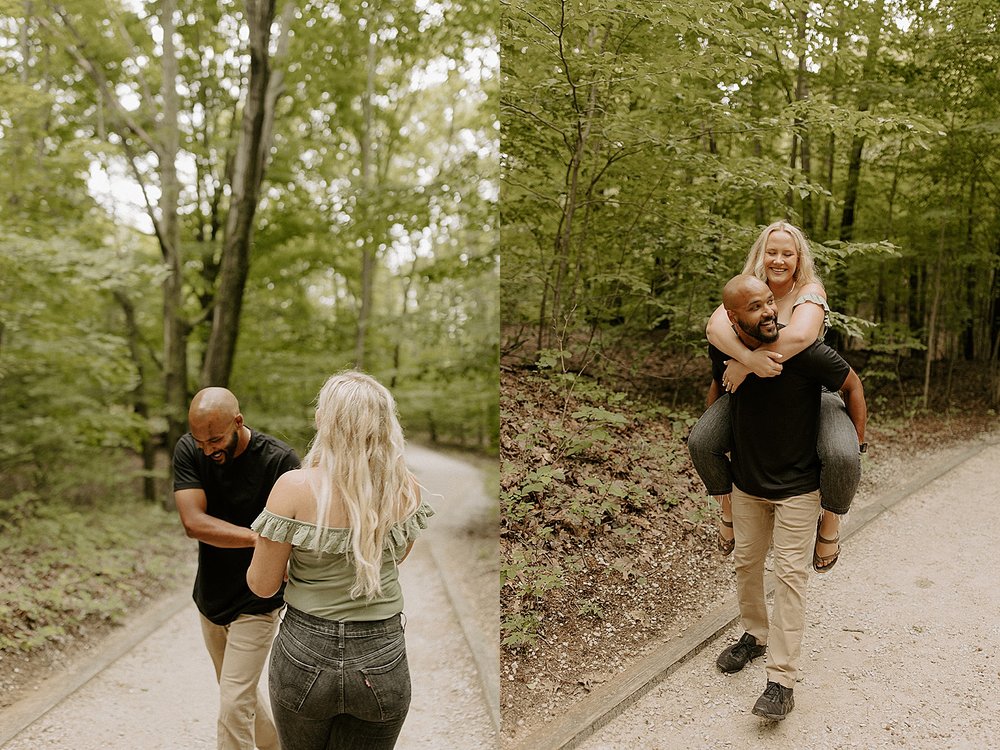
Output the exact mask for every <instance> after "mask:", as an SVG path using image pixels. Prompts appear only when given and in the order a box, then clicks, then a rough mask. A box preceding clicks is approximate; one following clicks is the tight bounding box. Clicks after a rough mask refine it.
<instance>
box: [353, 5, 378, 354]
mask: <svg viewBox="0 0 1000 750" xmlns="http://www.w3.org/2000/svg"><path fill="white" fill-rule="evenodd" d="M375 17H376V13H375V11H372V12H371V13H369V24H368V28H369V29H371V36H370V37H369V39H368V61H367V63H368V64H367V68H368V77H367V82H366V83H365V97H364V100H363V101H362V113H363V122H362V124H361V128H362V130H361V137H360V139H359V141H360V150H361V196H362V200H361V201H359V203H363V204H364V205H363V206H361V207H360V210H361V212H362V221H361V228H362V232H363V233H364V234H365V235H367V234H369V233H370V232H371V229H372V227H371V223H370V221H369V219H370V218H371V216H372V213H371V210H370V208H371V205H370V204H371V201H370V200H369V199H370V197H371V196H373V195H374V194H375V155H374V153H373V149H374V145H373V143H372V132H373V130H374V128H375V68H376V66H377V64H378V36H377V35H376V34H375V24H374V19H375ZM374 288H375V242H374V238H373V237H368V236H363V237H362V243H361V305H360V307H359V308H358V332H357V338H356V340H355V345H354V366H355V367H356V368H357V369H359V370H364V369H365V365H366V355H367V353H368V351H367V338H368V328H369V326H370V325H371V319H372V301H373V290H374Z"/></svg>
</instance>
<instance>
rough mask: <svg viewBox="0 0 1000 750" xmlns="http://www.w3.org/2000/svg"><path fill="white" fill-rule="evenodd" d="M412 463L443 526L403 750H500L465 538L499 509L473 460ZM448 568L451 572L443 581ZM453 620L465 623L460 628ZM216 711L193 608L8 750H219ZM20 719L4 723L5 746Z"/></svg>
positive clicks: (409, 588)
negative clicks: (8, 728)
mask: <svg viewBox="0 0 1000 750" xmlns="http://www.w3.org/2000/svg"><path fill="white" fill-rule="evenodd" d="M408 458H409V460H410V463H411V465H412V466H413V469H414V471H415V472H416V473H417V475H418V478H419V479H420V481H421V483H422V484H423V485H424V486H425V487H426V488H427V489H428V490H430V491H431V492H432V493H440V495H441V497H430V498H429V500H430V502H431V504H432V505H433V506H434V508H435V510H436V511H437V514H438V515H437V516H435V517H434V518H432V519H431V525H430V527H429V528H428V529H427V531H426V532H425V534H424V536H423V537H422V539H421V540H420V542H418V544H417V545H416V546H415V547H414V550H413V553H412V554H411V556H410V557H409V558H408V559H407V561H406V563H405V564H404V565H403V566H402V568H401V579H402V585H403V591H404V596H405V600H406V617H407V624H406V638H407V649H408V657H409V662H410V670H411V677H412V681H413V702H412V705H411V708H410V714H409V716H408V717H407V721H406V724H405V725H404V727H403V732H402V735H401V736H400V741H399V743H398V745H397V747H399V748H401V749H406V748H427V749H433V750H438V749H440V750H452V749H453V748H488V747H493V746H494V745H495V743H496V730H495V726H494V720H493V715H492V712H491V707H490V706H489V704H488V702H487V698H486V693H484V690H483V686H482V684H481V679H480V671H481V670H480V667H479V663H481V662H482V660H483V654H487V656H488V654H489V653H490V652H491V649H493V648H494V647H495V644H496V638H495V636H493V634H492V633H490V632H488V628H487V627H485V626H484V625H482V624H480V621H482V622H483V623H485V622H488V621H489V619H490V618H491V617H492V618H493V619H494V621H495V620H497V619H498V617H497V616H495V615H494V613H492V612H488V613H485V614H484V613H480V612H479V611H478V610H479V609H481V608H482V607H481V606H478V605H477V604H473V603H470V602H469V601H467V600H463V599H461V597H462V596H463V588H464V586H465V584H464V582H463V581H462V578H463V574H468V575H470V576H471V575H472V574H473V571H476V570H477V566H476V564H475V561H474V560H473V559H470V556H471V555H475V554H477V550H480V551H479V554H482V552H481V547H482V544H470V543H469V542H468V541H467V540H466V539H465V538H463V532H462V530H463V529H465V528H466V527H467V526H468V525H469V524H470V523H477V522H478V521H479V517H480V516H481V515H483V514H484V513H487V512H488V511H487V509H488V506H489V505H490V503H491V502H492V503H493V504H495V501H491V500H490V499H489V498H488V497H486V493H485V489H484V487H483V482H482V475H481V472H479V471H478V470H477V469H476V468H475V467H473V466H471V465H470V464H468V463H466V462H464V461H461V460H458V459H454V458H450V457H448V456H444V455H441V454H438V453H435V452H432V451H429V450H426V449H422V448H419V447H416V446H414V447H413V448H412V450H410V451H409V452H408ZM445 565H446V566H447V567H448V570H447V571H446V572H442V570H441V566H445ZM492 580H493V581H494V582H496V576H492ZM474 585H475V586H478V587H480V588H481V584H479V583H477V584H474ZM185 598H186V597H185ZM493 598H494V599H498V596H497V597H493ZM179 601H183V599H182V600H179ZM456 601H457V605H456V603H455V602H456ZM488 601H489V600H488V599H487V602H488ZM456 610H460V611H462V612H464V613H465V614H466V616H465V617H464V618H462V619H460V617H459V616H458V615H457V614H456ZM470 612H471V613H472V615H471V616H470V615H469V613H470ZM488 669H489V666H488V665H487V670H488ZM494 669H495V667H494ZM264 680H265V681H266V674H265V677H264ZM61 689H62V690H63V691H65V687H64V686H61V685H60V683H59V679H58V678H56V679H55V680H52V681H49V682H48V683H45V684H44V685H43V686H42V687H40V688H39V690H40V691H50V692H52V693H53V694H58V693H59V691H60V690H61ZM42 697H44V696H42ZM38 698H39V696H38V695H35V696H32V700H34V701H36V702H37V701H38ZM217 701H218V688H217V686H216V684H215V675H214V672H213V671H212V668H211V664H210V661H209V659H208V655H207V653H206V652H205V647H204V644H203V642H202V637H201V632H200V626H199V624H198V615H197V611H196V610H195V608H194V605H193V604H191V603H190V602H189V601H185V602H184V604H183V606H181V608H180V610H179V611H176V612H175V613H174V614H173V615H172V616H170V617H169V618H168V619H167V620H166V621H165V622H164V623H163V624H162V626H160V627H159V628H158V629H157V630H155V632H153V633H152V635H150V636H149V637H148V638H146V639H145V640H143V641H142V642H141V643H139V644H138V645H137V646H135V647H134V648H132V649H131V650H130V651H129V652H128V653H127V654H125V655H124V656H123V657H122V658H120V659H117V660H116V661H114V662H113V663H111V664H110V665H108V666H107V668H105V669H104V670H103V671H101V672H100V673H99V674H98V675H97V676H96V677H94V678H93V679H91V680H90V681H88V682H87V683H86V684H84V685H83V686H82V687H80V688H79V689H78V690H76V691H75V692H73V693H72V694H70V695H68V696H66V697H65V699H64V700H61V702H59V703H58V705H56V706H55V707H54V708H52V709H51V710H49V711H48V712H47V713H45V714H44V715H43V716H41V717H40V718H38V719H37V720H36V721H35V722H34V723H32V724H31V725H30V726H28V727H27V728H26V729H25V730H24V731H22V732H20V733H19V734H18V735H16V736H15V737H14V738H12V739H11V740H10V741H9V742H8V743H7V744H6V745H4V746H3V748H4V750H36V749H37V748H51V749H53V750H56V749H58V750H70V749H72V750H109V749H113V750H118V749H120V750H197V748H209V749H210V748H214V747H215V718H216V714H217ZM16 708H17V706H16V705H15V706H14V707H11V712H10V714H8V713H7V712H6V711H5V716H4V717H0V736H2V735H3V734H4V732H3V731H2V730H3V729H4V727H3V725H4V722H5V720H7V717H9V716H11V715H13V714H14V713H16Z"/></svg>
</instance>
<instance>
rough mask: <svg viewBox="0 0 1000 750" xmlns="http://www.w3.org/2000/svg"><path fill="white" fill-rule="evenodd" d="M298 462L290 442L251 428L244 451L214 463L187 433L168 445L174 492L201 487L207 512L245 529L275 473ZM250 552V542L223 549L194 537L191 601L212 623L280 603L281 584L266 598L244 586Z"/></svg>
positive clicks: (261, 504) (267, 609)
mask: <svg viewBox="0 0 1000 750" xmlns="http://www.w3.org/2000/svg"><path fill="white" fill-rule="evenodd" d="M298 467H299V458H298V456H296V455H295V451H294V450H292V448H291V447H289V446H288V445H286V444H285V443H283V442H281V441H280V440H278V439H276V438H273V437H271V436H270V435H265V434H264V433H262V432H251V435H250V442H249V444H248V445H247V447H246V450H244V451H243V453H241V454H240V455H239V456H237V457H236V458H234V459H233V460H232V461H227V462H226V463H225V464H223V465H221V466H220V465H219V464H216V463H215V462H214V461H212V460H211V459H210V458H209V457H208V456H206V455H205V454H204V453H203V452H202V451H201V450H200V449H199V448H198V445H197V443H195V441H194V438H193V437H192V436H191V433H190V432H189V433H187V434H186V435H184V436H183V437H182V438H181V439H180V440H178V441H177V446H176V447H175V448H174V491H177V490H185V489H192V488H195V489H202V490H204V491H205V497H206V499H207V508H206V511H207V513H208V514H209V515H210V516H215V517H216V518H221V519H222V520H223V521H228V522H229V523H232V524H235V525H237V526H245V527H247V528H249V527H250V524H251V523H253V522H254V520H255V519H256V518H257V516H258V515H259V514H260V512H261V511H262V510H263V509H264V505H265V504H266V503H267V496H268V495H269V494H271V488H272V487H273V486H274V483H275V482H276V481H277V479H278V477H279V476H281V475H282V474H284V473H285V472H286V471H290V470H292V469H297V468H298ZM252 557H253V548H252V547H238V548H235V549H227V548H223V547H215V546H213V545H211V544H206V543H205V542H198V574H197V576H196V577H195V581H194V601H195V604H196V605H197V606H198V610H199V611H200V612H201V613H202V614H203V615H205V617H207V618H208V619H209V620H211V621H212V622H214V623H215V624H216V625H228V624H229V623H231V622H232V621H233V620H235V619H236V618H237V617H239V616H240V615H242V614H251V615H255V614H263V613H264V612H270V611H272V610H274V609H277V608H278V607H280V606H281V605H282V603H283V592H284V586H282V589H281V590H279V591H278V593H277V594H275V595H274V596H272V597H270V598H268V599H261V598H260V597H259V596H257V595H255V594H254V593H253V592H252V591H250V588H249V587H248V586H247V580H246V577H247V568H249V567H250V560H251V558H252Z"/></svg>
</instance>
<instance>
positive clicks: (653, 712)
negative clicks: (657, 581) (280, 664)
mask: <svg viewBox="0 0 1000 750" xmlns="http://www.w3.org/2000/svg"><path fill="white" fill-rule="evenodd" d="M998 467H1000V445H993V446H991V447H989V448H987V449H986V450H984V451H983V452H982V453H980V454H979V455H977V456H975V457H974V458H972V459H970V460H968V461H966V462H965V463H963V464H961V465H959V466H958V467H956V468H955V469H953V470H952V471H950V472H948V473H946V474H945V475H944V476H942V477H941V478H939V479H937V480H935V481H933V482H931V483H930V484H928V485H927V486H926V487H925V488H923V489H922V490H920V491H919V492H917V493H915V494H913V495H912V496H910V497H909V498H908V499H906V500H904V501H902V502H901V503H899V504H898V505H896V506H895V507H894V508H893V509H891V510H889V511H887V512H886V513H883V514H882V515H881V516H880V517H878V518H877V519H875V520H874V521H873V522H872V523H871V524H869V525H868V526H867V527H865V528H864V529H862V530H861V531H859V533H857V534H856V535H855V536H853V537H852V538H851V539H850V540H849V541H848V542H847V544H846V545H845V549H844V552H843V556H842V558H841V560H840V561H839V562H838V564H837V567H836V569H834V570H833V571H831V572H830V573H829V574H827V575H824V576H819V575H813V576H811V579H810V584H809V593H808V603H807V628H806V632H805V637H804V640H803V656H802V667H803V672H802V675H801V678H800V681H799V683H798V685H797V687H796V689H795V709H794V710H793V711H792V713H791V714H790V715H789V717H788V718H787V719H786V720H785V721H783V722H768V721H765V720H762V719H759V718H758V717H756V716H753V715H752V714H751V713H750V708H751V707H752V706H753V703H754V701H755V700H756V698H757V696H758V695H759V694H760V693H761V691H762V690H763V688H764V684H765V675H764V666H763V660H757V661H755V662H753V663H752V664H751V665H749V666H748V667H747V668H745V669H744V670H743V671H742V672H740V673H738V674H735V675H728V676H727V675H723V674H721V673H720V672H719V671H718V670H717V669H716V667H715V658H716V656H717V655H718V652H720V651H721V650H722V649H723V648H725V646H726V645H728V644H729V643H731V642H733V641H734V640H735V639H736V638H738V637H739V636H740V635H741V633H742V630H741V629H739V627H738V626H734V627H731V628H729V629H728V630H727V631H726V632H725V633H723V634H722V635H721V636H720V637H719V638H717V639H715V640H714V641H712V642H710V643H708V644H707V646H706V647H705V648H704V649H703V650H702V651H701V652H700V653H699V654H697V655H696V656H695V657H693V658H692V659H691V660H690V661H688V662H687V663H686V664H684V665H682V666H681V667H679V668H678V669H677V671H676V672H674V673H673V674H672V675H671V676H670V677H669V678H667V679H666V680H665V681H664V682H663V683H661V684H660V685H658V686H657V687H655V688H654V689H652V690H651V691H650V692H649V693H648V694H647V695H646V696H644V697H643V698H642V699H640V700H639V701H638V702H637V703H636V704H635V705H634V706H632V707H631V708H629V709H627V710H625V711H624V712H623V713H622V714H621V715H619V716H618V717H617V718H615V719H614V720H613V721H611V722H610V723H609V724H607V725H606V726H604V727H603V728H601V729H598V730H597V732H596V733H595V734H594V735H592V736H591V737H589V738H588V739H586V740H584V741H583V742H582V743H580V744H579V745H578V747H580V748H584V749H585V750H611V749H614V750H617V749H619V748H621V749H622V750H626V749H628V750H633V749H634V748H642V749H643V750H657V749H660V750H668V749H669V750H685V749H687V748H692V749H694V748H697V749H698V750H701V749H703V748H740V749H742V748H745V747H754V746H757V745H760V744H761V742H764V743H766V745H767V747H768V748H769V750H802V749H805V748H808V749H809V750H843V749H846V748H864V749H865V750H871V749H876V748H909V749H911V750H924V749H926V750H932V749H933V750H947V749H948V748H954V749H955V750H957V749H959V748H970V749H971V748H985V747H1000V714H998V712H997V706H1000V620H998V617H997V613H998V612H1000V586H997V584H996V568H997V563H996V559H997V554H996V552H997V545H998V543H1000V469H998Z"/></svg>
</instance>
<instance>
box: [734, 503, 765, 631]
mask: <svg viewBox="0 0 1000 750" xmlns="http://www.w3.org/2000/svg"><path fill="white" fill-rule="evenodd" d="M773 527H774V510H773V507H772V505H771V501H769V500H764V499H763V498H759V497H754V496H753V495H748V494H747V493H745V492H743V491H742V490H741V489H740V488H739V487H733V530H734V531H735V532H736V550H735V551H734V553H733V555H734V556H733V560H734V562H735V563H736V594H737V597H738V598H739V603H740V620H741V622H742V623H743V629H744V630H745V631H746V632H748V633H749V634H750V635H752V636H753V637H754V638H756V639H757V643H759V644H762V645H763V644H765V643H768V618H767V602H766V601H765V600H764V558H765V557H767V550H768V547H769V546H770V545H771V534H772V530H773ZM768 648H770V644H769V645H768Z"/></svg>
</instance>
